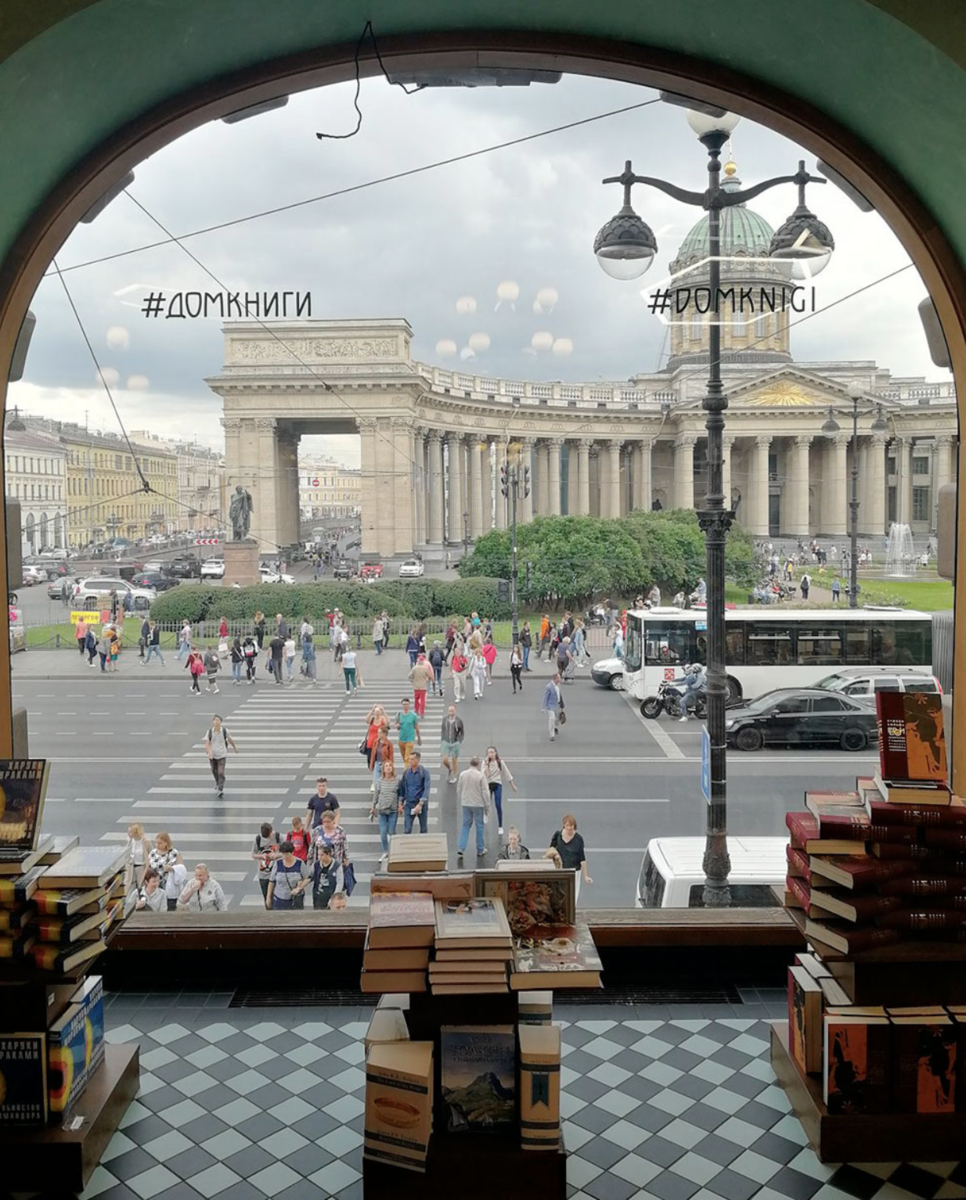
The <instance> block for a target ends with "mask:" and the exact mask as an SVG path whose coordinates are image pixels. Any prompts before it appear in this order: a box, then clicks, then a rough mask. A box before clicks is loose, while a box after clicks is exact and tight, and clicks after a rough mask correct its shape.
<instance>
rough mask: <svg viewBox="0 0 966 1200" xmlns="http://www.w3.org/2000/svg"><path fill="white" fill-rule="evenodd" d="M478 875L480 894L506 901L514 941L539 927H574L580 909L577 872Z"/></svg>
mask: <svg viewBox="0 0 966 1200" xmlns="http://www.w3.org/2000/svg"><path fill="white" fill-rule="evenodd" d="M529 867H530V864H529V863H521V864H520V865H519V869H515V870H513V871H500V870H494V871H477V872H476V894H477V895H478V896H483V897H488V898H490V899H500V900H502V901H503V908H504V910H505V912H506V916H507V921H508V922H509V925H510V931H511V932H512V934H513V936H514V937H520V936H521V934H524V933H526V932H527V931H528V930H530V929H533V928H534V926H537V925H572V924H573V923H574V921H575V920H576V915H577V905H576V898H575V880H574V873H573V871H557V870H551V871H543V870H536V871H534V870H532V869H528V868H529Z"/></svg>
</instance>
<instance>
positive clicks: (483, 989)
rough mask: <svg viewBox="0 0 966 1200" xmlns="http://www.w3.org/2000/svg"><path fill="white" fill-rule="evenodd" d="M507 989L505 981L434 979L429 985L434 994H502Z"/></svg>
mask: <svg viewBox="0 0 966 1200" xmlns="http://www.w3.org/2000/svg"><path fill="white" fill-rule="evenodd" d="M509 990H510V989H509V988H508V987H507V985H506V984H505V983H439V982H437V981H436V980H435V979H434V980H433V982H432V984H431V985H430V991H431V992H432V994H433V995H434V996H475V995H497V994H501V995H503V994H505V993H507V992H508V991H509Z"/></svg>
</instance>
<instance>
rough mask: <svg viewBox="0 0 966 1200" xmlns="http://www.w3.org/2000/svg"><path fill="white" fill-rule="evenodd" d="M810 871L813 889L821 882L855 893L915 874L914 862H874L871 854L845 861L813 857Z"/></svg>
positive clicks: (857, 855) (844, 858)
mask: <svg viewBox="0 0 966 1200" xmlns="http://www.w3.org/2000/svg"><path fill="white" fill-rule="evenodd" d="M811 867H812V885H813V886H818V884H819V882H820V881H821V880H829V881H830V882H831V883H837V884H838V885H839V886H840V887H844V888H851V889H853V890H855V891H860V890H861V889H862V888H871V887H877V886H879V885H880V884H882V883H885V882H887V881H888V880H890V879H898V878H900V877H901V876H903V875H912V874H914V873H915V871H916V864H915V863H914V862H909V861H905V860H899V861H888V860H883V859H881V858H874V857H873V856H872V855H871V854H855V855H852V856H850V857H848V858H846V857H842V858H816V857H813V858H812V859H811Z"/></svg>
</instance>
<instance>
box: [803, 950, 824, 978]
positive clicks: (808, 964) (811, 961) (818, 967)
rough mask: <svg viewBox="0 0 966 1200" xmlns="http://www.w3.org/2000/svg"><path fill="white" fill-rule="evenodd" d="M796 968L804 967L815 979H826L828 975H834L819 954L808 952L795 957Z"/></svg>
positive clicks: (804, 951) (805, 951)
mask: <svg viewBox="0 0 966 1200" xmlns="http://www.w3.org/2000/svg"><path fill="white" fill-rule="evenodd" d="M795 966H796V967H804V968H805V970H806V971H807V972H808V973H809V975H811V976H812V977H813V978H814V979H824V978H825V977H826V976H827V975H831V974H832V972H831V971H830V970H829V968H828V967H827V966H826V965H825V963H823V962H822V960H821V959H820V958H819V956H818V955H817V954H811V953H809V952H808V951H807V950H803V951H802V953H801V954H796V955H795Z"/></svg>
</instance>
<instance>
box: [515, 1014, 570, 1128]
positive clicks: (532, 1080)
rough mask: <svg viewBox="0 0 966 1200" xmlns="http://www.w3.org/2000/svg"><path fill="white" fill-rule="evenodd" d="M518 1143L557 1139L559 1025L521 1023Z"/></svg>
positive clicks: (558, 1112)
mask: <svg viewBox="0 0 966 1200" xmlns="http://www.w3.org/2000/svg"><path fill="white" fill-rule="evenodd" d="M519 1038H520V1146H521V1148H522V1149H524V1150H556V1149H557V1146H558V1145H559V1143H560V1027H559V1026H558V1025H550V1024H546V1025H523V1024H521V1025H520V1029H519Z"/></svg>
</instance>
